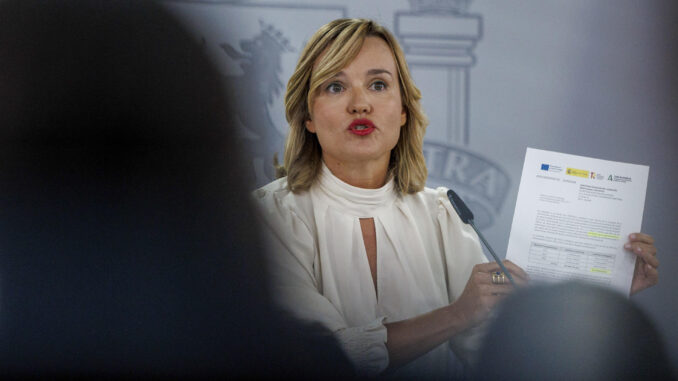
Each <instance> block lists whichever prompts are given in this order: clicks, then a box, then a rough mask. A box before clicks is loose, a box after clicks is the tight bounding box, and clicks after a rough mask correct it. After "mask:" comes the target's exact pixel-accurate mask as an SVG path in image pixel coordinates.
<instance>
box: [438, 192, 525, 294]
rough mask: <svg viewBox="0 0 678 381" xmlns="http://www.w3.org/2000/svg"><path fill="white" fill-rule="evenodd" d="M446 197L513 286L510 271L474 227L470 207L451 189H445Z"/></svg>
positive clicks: (514, 284) (514, 283)
mask: <svg viewBox="0 0 678 381" xmlns="http://www.w3.org/2000/svg"><path fill="white" fill-rule="evenodd" d="M447 198H448V199H450V202H451V203H452V206H453V207H454V210H455V211H456V212H457V214H458V215H459V218H461V220H462V222H464V223H465V224H469V225H471V227H472V228H473V230H475V232H476V234H478V237H479V238H480V240H481V241H482V242H483V244H484V245H485V247H486V248H487V250H488V251H489V252H490V254H492V257H493V258H494V260H495V262H497V264H499V267H501V271H503V272H504V274H506V276H507V277H508V279H509V281H510V282H511V284H512V285H513V286H514V287H515V286H516V282H514V281H513V277H512V276H511V273H510V272H509V271H508V270H507V269H506V266H504V264H503V263H502V262H501V260H500V259H499V257H498V256H497V254H496V253H495V252H494V250H492V246H490V244H489V242H487V240H486V239H485V237H484V236H483V235H482V233H480V231H479V230H478V228H476V225H475V224H474V223H473V213H472V212H471V209H469V208H468V206H466V204H465V203H464V201H462V199H461V197H459V195H457V194H456V193H454V191H453V190H452V189H450V190H448V191H447Z"/></svg>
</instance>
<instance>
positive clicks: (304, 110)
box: [277, 19, 428, 194]
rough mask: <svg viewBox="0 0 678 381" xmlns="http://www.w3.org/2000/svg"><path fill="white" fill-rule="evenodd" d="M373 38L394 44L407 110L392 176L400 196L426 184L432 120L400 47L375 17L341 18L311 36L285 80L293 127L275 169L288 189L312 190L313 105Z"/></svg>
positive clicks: (318, 161) (316, 161)
mask: <svg viewBox="0 0 678 381" xmlns="http://www.w3.org/2000/svg"><path fill="white" fill-rule="evenodd" d="M369 36H375V37H380V38H382V39H383V40H384V41H386V43H387V44H388V45H389V47H390V48H391V51H392V52H393V57H394V59H395V63H396V67H397V69H398V80H399V85H400V96H401V99H402V104H403V108H404V109H405V111H406V112H407V122H406V123H405V125H404V126H403V127H402V128H401V129H400V137H399V138H398V143H397V144H396V146H395V147H394V148H393V150H392V151H391V160H390V162H389V174H390V175H392V176H393V177H394V182H395V188H396V190H397V191H398V192H399V193H401V194H406V193H415V192H418V191H420V190H422V189H423V188H424V184H425V183H426V177H427V175H428V172H427V169H426V162H425V160H424V154H423V148H422V147H423V141H424V132H425V130H426V125H427V124H428V121H427V119H426V116H425V115H424V113H423V111H422V109H421V104H420V103H419V100H420V99H421V92H420V91H419V89H418V88H417V87H416V86H415V85H414V81H413V80H412V77H411V76H410V71H409V69H408V68H407V62H406V61H405V55H404V54H403V52H402V50H401V49H400V45H399V44H398V42H397V41H396V39H395V37H394V36H393V35H392V34H391V32H389V31H388V30H387V29H386V28H384V27H382V26H381V25H379V24H377V23H376V22H374V21H372V20H366V19H337V20H334V21H331V22H330V23H328V24H325V25H324V26H322V27H321V28H320V29H319V30H318V31H317V32H316V33H315V34H314V35H313V36H312V37H311V39H310V40H309V42H308V43H307V44H306V46H305V47H304V50H303V51H302V53H301V57H299V62H297V67H296V69H295V71H294V74H292V77H291V78H290V80H289V82H288V83H287V92H286V94H285V112H286V117H287V122H288V123H289V126H290V131H289V134H288V136H287V141H286V142H285V157H284V163H283V166H282V167H280V166H278V167H277V170H278V171H277V172H278V176H279V177H282V176H285V175H287V186H288V188H289V189H290V191H292V192H295V193H296V192H301V191H304V190H307V189H308V188H310V186H311V185H312V184H313V182H314V181H315V179H316V177H317V176H318V174H319V172H320V168H321V165H322V148H321V147H320V143H319V142H318V138H317V137H316V135H315V134H313V133H311V132H309V131H308V130H307V129H306V128H305V125H304V123H305V121H306V120H309V119H310V118H311V115H310V106H311V104H312V101H313V98H314V96H315V94H316V91H317V90H318V88H319V87H320V86H321V85H322V84H323V83H324V82H325V81H327V80H328V79H329V78H331V77H332V76H334V75H335V74H336V73H338V72H339V71H341V70H342V69H343V68H344V67H346V66H347V65H348V64H349V63H350V62H351V61H353V59H354V58H355V57H356V56H357V55H358V53H359V52H360V49H361V48H362V45H363V42H364V41H365V38H366V37H369ZM314 65H315V69H316V70H315V72H314V71H313V67H314Z"/></svg>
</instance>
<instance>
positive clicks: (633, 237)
mask: <svg viewBox="0 0 678 381" xmlns="http://www.w3.org/2000/svg"><path fill="white" fill-rule="evenodd" d="M629 242H631V243H633V242H640V243H646V244H648V245H654V238H652V236H651V235H649V234H645V233H631V234H629Z"/></svg>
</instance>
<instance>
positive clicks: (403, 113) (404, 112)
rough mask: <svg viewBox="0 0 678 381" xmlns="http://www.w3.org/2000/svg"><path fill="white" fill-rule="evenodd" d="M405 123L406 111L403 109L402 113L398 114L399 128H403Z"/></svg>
mask: <svg viewBox="0 0 678 381" xmlns="http://www.w3.org/2000/svg"><path fill="white" fill-rule="evenodd" d="M405 123H407V110H405V107H403V112H402V113H400V127H402V126H404V125H405Z"/></svg>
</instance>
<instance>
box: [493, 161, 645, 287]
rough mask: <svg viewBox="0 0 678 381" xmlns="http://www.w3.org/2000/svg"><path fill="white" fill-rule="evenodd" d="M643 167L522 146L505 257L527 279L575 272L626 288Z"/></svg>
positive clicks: (640, 205)
mask: <svg viewBox="0 0 678 381" xmlns="http://www.w3.org/2000/svg"><path fill="white" fill-rule="evenodd" d="M648 173H649V167H647V166H644V165H635V164H626V163H619V162H613V161H607V160H599V159H592V158H588V157H582V156H575V155H567V154H562V153H557V152H551V151H543V150H538V149H533V148H528V149H527V152H526V154H525V164H524V165H523V174H522V176H521V179H520V187H519V188H518V201H517V203H516V210H515V212H514V215H513V223H512V226H511V235H510V238H509V244H508V251H507V253H506V258H507V259H510V260H511V261H513V262H514V263H516V264H517V265H518V266H520V267H522V268H523V269H524V270H525V271H527V273H528V274H530V278H531V279H532V282H533V283H538V282H556V281H560V280H571V279H578V280H583V281H586V282H591V283H596V284H602V285H606V286H609V287H611V288H613V289H616V290H618V291H620V292H622V293H624V294H626V295H628V294H629V290H630V289H631V280H632V278H633V270H634V265H635V260H636V256H635V255H634V254H632V253H631V252H628V251H626V250H625V249H624V244H625V243H626V242H628V236H629V234H631V233H634V232H639V231H640V225H641V222H642V219H643V207H644V205H645V191H646V188H647V177H648Z"/></svg>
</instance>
